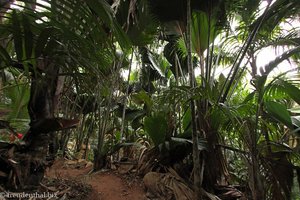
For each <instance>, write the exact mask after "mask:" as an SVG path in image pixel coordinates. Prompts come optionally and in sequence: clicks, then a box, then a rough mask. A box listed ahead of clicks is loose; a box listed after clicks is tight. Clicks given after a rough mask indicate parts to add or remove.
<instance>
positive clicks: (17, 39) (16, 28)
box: [12, 10, 23, 61]
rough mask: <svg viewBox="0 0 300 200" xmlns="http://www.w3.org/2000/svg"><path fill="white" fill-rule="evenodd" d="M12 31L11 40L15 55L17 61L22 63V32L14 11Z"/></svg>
mask: <svg viewBox="0 0 300 200" xmlns="http://www.w3.org/2000/svg"><path fill="white" fill-rule="evenodd" d="M12 26H13V27H12V30H13V39H14V45H15V51H16V54H17V59H18V61H22V59H23V39H22V30H21V25H20V21H19V18H18V15H17V13H16V11H15V10H14V11H13V13H12Z"/></svg>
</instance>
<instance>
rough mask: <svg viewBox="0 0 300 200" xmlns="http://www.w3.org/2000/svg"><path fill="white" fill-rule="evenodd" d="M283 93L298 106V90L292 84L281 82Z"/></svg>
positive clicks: (299, 91) (299, 101)
mask: <svg viewBox="0 0 300 200" xmlns="http://www.w3.org/2000/svg"><path fill="white" fill-rule="evenodd" d="M282 85H283V87H284V92H286V93H287V94H288V95H289V96H290V97H291V98H292V99H293V100H294V101H295V102H296V103H297V104H298V105H300V90H299V88H297V87H296V86H294V85H293V84H291V83H289V82H287V81H282Z"/></svg>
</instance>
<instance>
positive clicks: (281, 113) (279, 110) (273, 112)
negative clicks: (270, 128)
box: [265, 101, 293, 128]
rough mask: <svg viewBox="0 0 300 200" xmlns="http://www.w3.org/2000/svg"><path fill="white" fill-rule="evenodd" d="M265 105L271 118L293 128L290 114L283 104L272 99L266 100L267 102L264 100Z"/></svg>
mask: <svg viewBox="0 0 300 200" xmlns="http://www.w3.org/2000/svg"><path fill="white" fill-rule="evenodd" d="M265 107H266V109H267V112H268V114H269V115H270V116H271V117H272V118H274V119H276V120H277V121H279V122H281V123H282V124H284V125H285V126H287V127H288V128H293V123H292V120H291V116H290V114H289V112H288V110H287V108H286V107H285V106H284V105H282V104H280V103H277V102H274V101H267V102H265Z"/></svg>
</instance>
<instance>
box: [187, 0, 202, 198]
mask: <svg viewBox="0 0 300 200" xmlns="http://www.w3.org/2000/svg"><path fill="white" fill-rule="evenodd" d="M191 16H192V14H191V1H190V0H187V25H186V26H187V28H186V44H187V51H188V59H187V65H188V70H189V83H190V87H191V88H194V86H195V82H194V72H193V63H192V48H191ZM190 107H191V114H192V139H193V162H194V169H193V172H194V190H195V199H202V197H201V166H200V157H199V156H200V152H199V150H198V133H197V127H196V126H197V123H196V112H195V101H194V100H193V99H191V102H190Z"/></svg>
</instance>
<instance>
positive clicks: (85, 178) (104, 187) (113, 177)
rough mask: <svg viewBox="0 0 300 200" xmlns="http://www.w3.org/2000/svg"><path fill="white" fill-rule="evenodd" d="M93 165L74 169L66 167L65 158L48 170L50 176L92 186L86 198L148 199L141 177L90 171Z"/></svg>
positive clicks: (99, 199)
mask: <svg viewBox="0 0 300 200" xmlns="http://www.w3.org/2000/svg"><path fill="white" fill-rule="evenodd" d="M91 170H92V166H90V167H86V168H82V169H73V168H66V167H65V165H64V161H63V160H59V161H56V162H55V163H54V165H53V166H52V167H51V168H50V169H49V170H48V171H47V173H46V176H47V177H50V178H59V179H69V180H76V181H81V182H83V183H86V184H89V185H91V186H92V192H91V193H90V194H89V196H88V197H87V199H86V200H146V199H147V198H146V195H145V191H144V188H143V183H142V180H141V179H140V178H136V177H134V176H133V177H132V176H128V175H126V176H125V175H120V174H117V173H116V172H114V171H106V172H101V171H100V172H96V173H91V174H89V172H90V171H91Z"/></svg>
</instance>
